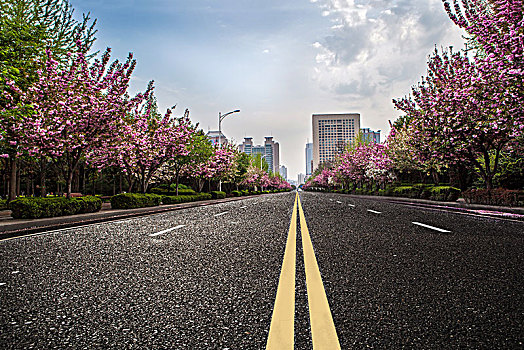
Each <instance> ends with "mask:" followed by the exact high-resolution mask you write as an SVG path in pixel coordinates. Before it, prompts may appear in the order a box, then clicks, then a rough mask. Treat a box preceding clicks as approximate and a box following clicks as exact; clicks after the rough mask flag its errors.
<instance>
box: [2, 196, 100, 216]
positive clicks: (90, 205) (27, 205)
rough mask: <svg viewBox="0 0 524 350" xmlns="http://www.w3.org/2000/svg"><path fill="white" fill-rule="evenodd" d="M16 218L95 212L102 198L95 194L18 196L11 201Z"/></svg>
mask: <svg viewBox="0 0 524 350" xmlns="http://www.w3.org/2000/svg"><path fill="white" fill-rule="evenodd" d="M9 208H10V209H11V216H12V217H13V218H15V219H38V218H49V217H54V216H64V215H74V214H83V213H94V212H97V211H99V210H100V209H101V208H102V200H101V199H100V198H97V197H94V196H86V197H77V198H69V199H68V198H65V197H53V198H39V197H24V198H18V199H15V200H13V201H11V202H10V203H9Z"/></svg>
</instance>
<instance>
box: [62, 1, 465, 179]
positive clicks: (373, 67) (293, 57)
mask: <svg viewBox="0 0 524 350" xmlns="http://www.w3.org/2000/svg"><path fill="white" fill-rule="evenodd" d="M72 5H73V7H74V8H75V10H76V11H75V16H76V17H77V18H79V17H80V15H81V13H87V12H90V13H91V16H92V17H93V18H97V20H98V22H97V28H98V33H97V38H98V39H97V41H96V42H95V46H94V47H95V50H100V51H103V50H104V49H105V48H106V47H111V48H112V52H113V58H118V59H120V60H124V59H125V57H126V56H127V54H128V52H133V53H134V57H135V58H136V59H137V67H136V70H135V73H134V74H133V79H132V84H131V91H132V92H138V91H143V90H145V88H146V86H147V82H148V81H149V80H155V86H156V95H157V97H158V103H159V107H160V110H161V111H165V109H166V108H167V107H169V106H172V105H174V104H177V108H176V110H175V112H174V114H175V115H177V116H179V115H182V114H183V112H184V110H185V108H188V109H189V110H190V117H191V119H192V120H193V121H194V122H195V123H199V125H200V127H201V128H202V129H203V130H204V132H207V131H209V130H218V113H219V112H221V113H227V112H229V111H232V110H236V109H240V110H241V112H240V113H236V114H234V115H232V116H229V117H228V118H226V119H225V120H224V121H223V123H222V132H223V133H224V134H225V136H226V137H227V138H228V139H230V140H232V142H235V143H237V144H238V143H241V141H242V139H243V138H244V137H246V136H252V137H254V138H256V139H262V138H264V137H265V136H274V137H275V139H278V140H279V142H280V145H281V148H282V150H283V151H282V152H281V155H280V156H281V161H280V163H281V164H285V165H286V166H287V167H288V174H289V175H288V176H289V178H296V177H297V175H298V173H303V172H305V169H304V164H305V155H304V151H303V150H304V146H305V144H306V142H307V140H308V139H311V135H312V130H311V123H310V118H311V115H312V114H315V113H344V112H347V111H352V112H356V113H360V114H361V121H362V123H361V127H363V128H371V129H373V130H382V136H381V138H382V139H385V137H386V136H387V133H388V131H389V124H388V120H394V119H396V118H397V117H398V116H399V115H400V114H401V113H400V112H398V111H395V110H394V108H393V105H392V103H391V99H392V98H397V97H400V96H403V95H405V94H406V93H407V92H408V91H409V87H410V86H412V85H414V84H415V83H416V82H417V80H418V79H419V77H420V75H422V74H424V73H425V70H426V68H425V67H426V66H425V62H426V58H427V56H428V55H429V54H430V53H431V51H432V50H433V49H434V48H435V46H437V47H440V46H444V47H446V46H449V45H453V46H454V47H455V48H461V47H462V42H463V40H462V38H461V35H462V32H461V31H460V30H459V29H458V28H457V27H456V26H455V25H454V24H453V23H452V22H451V21H450V20H449V18H448V17H447V15H446V14H445V11H444V8H443V5H442V3H441V1H440V0H420V1H416V2H404V1H393V0H392V1H383V2H365V1H348V2H339V1H334V0H311V1H298V0H293V1H286V2H280V1H262V0H256V1H251V2H249V3H244V2H241V3H239V2H237V1H232V0H228V1H222V2H220V3H216V2H213V1H210V0H195V1H191V2H186V1H169V2H168V1H163V0H151V1H141V0H137V1H133V2H129V1H123V0H115V1H111V2H101V1H95V0H73V1H72Z"/></svg>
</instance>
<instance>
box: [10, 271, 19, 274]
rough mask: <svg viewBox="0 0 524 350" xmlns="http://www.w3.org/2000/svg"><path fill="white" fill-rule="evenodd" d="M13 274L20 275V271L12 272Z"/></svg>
mask: <svg viewBox="0 0 524 350" xmlns="http://www.w3.org/2000/svg"><path fill="white" fill-rule="evenodd" d="M11 273H12V274H16V273H20V271H18V270H16V271H13V272H11Z"/></svg>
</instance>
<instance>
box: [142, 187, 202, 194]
mask: <svg viewBox="0 0 524 350" xmlns="http://www.w3.org/2000/svg"><path fill="white" fill-rule="evenodd" d="M151 193H154V194H159V195H163V196H176V195H177V194H176V187H175V188H173V189H170V190H167V189H165V188H160V187H153V188H152V189H151ZM195 194H196V192H195V191H193V190H192V189H187V188H180V187H179V188H178V195H179V196H193V195H195Z"/></svg>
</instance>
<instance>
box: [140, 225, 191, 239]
mask: <svg viewBox="0 0 524 350" xmlns="http://www.w3.org/2000/svg"><path fill="white" fill-rule="evenodd" d="M184 226H186V225H177V226H175V227H171V228H168V229H167V230H163V231H159V232H155V233H152V234H150V235H149V237H155V236H158V235H161V234H163V233H167V232H171V231H173V230H176V229H179V228H182V227H184Z"/></svg>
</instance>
